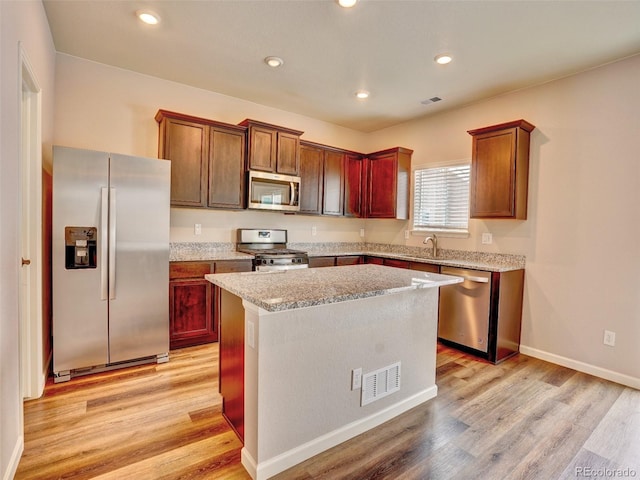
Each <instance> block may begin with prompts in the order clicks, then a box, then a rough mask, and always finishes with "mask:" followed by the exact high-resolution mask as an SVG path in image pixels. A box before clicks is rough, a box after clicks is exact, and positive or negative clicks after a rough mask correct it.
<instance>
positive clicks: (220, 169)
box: [207, 125, 246, 208]
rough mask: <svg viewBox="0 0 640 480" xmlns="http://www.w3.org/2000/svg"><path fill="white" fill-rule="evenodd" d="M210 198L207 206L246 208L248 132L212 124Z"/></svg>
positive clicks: (210, 139)
mask: <svg viewBox="0 0 640 480" xmlns="http://www.w3.org/2000/svg"><path fill="white" fill-rule="evenodd" d="M209 131H210V135H209V183H208V187H209V200H208V202H207V206H209V207H218V208H243V207H244V185H245V181H244V171H245V169H244V157H245V155H244V149H245V136H246V134H245V132H244V131H238V130H235V129H229V128H225V127H221V126H214V125H212V126H210V127H209Z"/></svg>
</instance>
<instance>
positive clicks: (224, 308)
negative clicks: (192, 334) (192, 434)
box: [216, 287, 244, 441]
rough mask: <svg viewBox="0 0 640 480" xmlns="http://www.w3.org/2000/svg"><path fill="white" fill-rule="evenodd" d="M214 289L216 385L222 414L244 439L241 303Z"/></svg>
mask: <svg viewBox="0 0 640 480" xmlns="http://www.w3.org/2000/svg"><path fill="white" fill-rule="evenodd" d="M216 288H217V287H216ZM218 290H219V293H218V296H217V297H218V311H219V312H220V350H219V355H220V361H219V362H218V366H219V374H218V380H219V383H218V389H219V391H220V395H221V396H222V414H223V415H224V417H225V418H226V420H227V422H229V424H230V425H231V427H233V429H234V430H235V432H236V433H237V435H238V436H239V437H240V440H243V441H244V307H243V306H242V299H241V298H240V297H237V296H235V295H233V294H232V293H229V292H228V291H227V290H223V289H218Z"/></svg>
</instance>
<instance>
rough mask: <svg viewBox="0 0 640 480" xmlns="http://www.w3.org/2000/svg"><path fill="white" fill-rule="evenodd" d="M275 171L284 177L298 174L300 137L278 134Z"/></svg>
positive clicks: (283, 133)
mask: <svg viewBox="0 0 640 480" xmlns="http://www.w3.org/2000/svg"><path fill="white" fill-rule="evenodd" d="M276 171H277V172H278V173H282V174H284V175H298V174H299V173H300V137H299V136H297V135H292V134H290V133H285V132H278V149H277V161H276Z"/></svg>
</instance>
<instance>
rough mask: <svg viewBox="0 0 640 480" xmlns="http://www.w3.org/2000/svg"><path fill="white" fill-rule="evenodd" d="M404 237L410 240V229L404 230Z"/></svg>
mask: <svg viewBox="0 0 640 480" xmlns="http://www.w3.org/2000/svg"><path fill="white" fill-rule="evenodd" d="M404 239H405V240H409V230H405V231H404Z"/></svg>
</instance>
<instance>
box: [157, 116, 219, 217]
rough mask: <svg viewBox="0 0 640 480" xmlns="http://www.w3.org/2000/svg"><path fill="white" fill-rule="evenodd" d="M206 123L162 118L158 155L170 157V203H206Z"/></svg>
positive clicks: (195, 205) (185, 204) (192, 205)
mask: <svg viewBox="0 0 640 480" xmlns="http://www.w3.org/2000/svg"><path fill="white" fill-rule="evenodd" d="M207 134H208V127H207V126H206V125H201V124H198V123H193V122H187V121H182V120H176V119H172V118H166V119H164V120H163V125H162V126H161V131H160V137H161V138H160V150H161V151H160V152H159V153H160V155H159V156H160V157H161V158H164V159H167V160H171V205H176V206H185V207H205V206H206V204H207V164H208V155H209V152H208V151H207Z"/></svg>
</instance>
